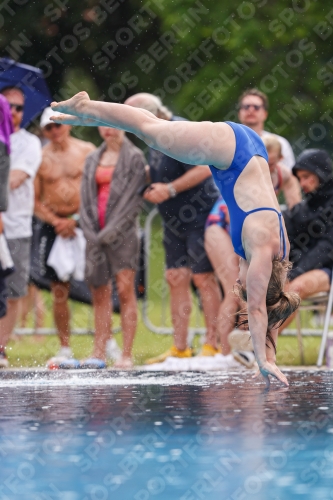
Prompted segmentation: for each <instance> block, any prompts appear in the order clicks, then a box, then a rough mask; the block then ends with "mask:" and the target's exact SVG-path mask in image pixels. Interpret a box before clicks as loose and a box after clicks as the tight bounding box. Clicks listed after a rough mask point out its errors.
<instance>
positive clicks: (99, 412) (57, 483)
mask: <svg viewBox="0 0 333 500" xmlns="http://www.w3.org/2000/svg"><path fill="white" fill-rule="evenodd" d="M288 378H289V380H290V383H291V386H290V388H289V389H279V388H273V389H272V390H271V391H269V392H265V391H264V390H263V388H262V385H259V384H255V385H254V383H253V381H252V380H251V379H248V375H247V374H246V373H244V374H243V373H234V374H232V375H227V374H225V373H219V374H214V375H203V374H198V373H196V374H188V373H187V374H178V375H175V374H172V375H170V374H163V375H161V374H158V376H156V375H154V374H149V375H147V374H140V373H137V374H132V375H126V378H124V377H123V376H121V375H114V374H112V373H107V372H106V373H103V374H98V376H97V375H96V374H93V373H91V374H85V375H82V376H80V375H75V374H70V373H65V374H61V375H59V374H54V373H53V374H50V373H46V374H43V375H41V374H39V375H38V376H37V377H35V376H34V374H31V373H30V374H25V377H24V378H23V374H22V372H21V373H17V374H13V373H10V372H5V373H1V374H0V398H1V411H0V436H1V438H0V459H1V468H0V499H5V500H6V499H7V498H9V499H10V500H16V499H22V498H25V499H34V500H37V499H38V500H50V499H52V500H53V499H61V500H101V499H102V500H106V499H111V498H121V499H126V500H127V499H134V500H150V499H157V500H166V499H167V500H169V499H171V498H175V499H181V500H199V499H200V500H201V499H204V500H206V499H209V500H217V499H218V500H221V499H223V500H229V499H230V500H238V499H242V500H243V499H248V498H250V499H256V500H261V499H262V500H269V499H272V500H273V499H275V500H278V499H280V500H282V499H283V500H285V499H287V500H288V499H294V498H298V497H300V498H302V499H306V498H309V499H310V498H311V499H312V498H316V499H317V498H319V499H321V498H322V499H325V500H329V499H333V477H332V476H333V472H332V471H333V419H332V416H333V401H332V388H333V374H332V373H331V372H315V371H314V372H290V373H289V374H288ZM275 387H277V386H275Z"/></svg>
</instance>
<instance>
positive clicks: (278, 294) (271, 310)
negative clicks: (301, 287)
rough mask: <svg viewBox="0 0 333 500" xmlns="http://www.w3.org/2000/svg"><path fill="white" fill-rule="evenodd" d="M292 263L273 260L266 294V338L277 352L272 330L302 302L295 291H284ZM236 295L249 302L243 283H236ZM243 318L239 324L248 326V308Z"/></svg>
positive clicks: (243, 312) (242, 314) (241, 315)
mask: <svg viewBox="0 0 333 500" xmlns="http://www.w3.org/2000/svg"><path fill="white" fill-rule="evenodd" d="M291 267H292V264H291V263H290V262H289V261H287V260H282V261H280V260H278V259H274V260H273V269H272V275H271V278H270V280H269V283H268V289H267V295H266V307H267V316H268V325H267V333H266V338H267V340H269V341H270V343H271V344H272V346H273V348H274V350H275V352H276V344H275V342H274V339H273V337H272V335H271V331H272V330H273V329H275V328H279V327H280V326H281V325H282V324H283V323H284V322H285V321H286V319H287V318H289V316H291V314H292V313H293V312H295V311H296V309H297V308H298V306H299V304H300V300H301V299H300V297H299V295H298V294H297V293H295V292H284V290H283V286H284V283H285V278H286V274H287V273H288V271H289V270H290V269H291ZM234 292H235V293H236V295H237V296H238V297H239V298H240V299H241V300H242V301H244V302H247V293H246V289H245V288H244V287H243V286H242V285H241V284H236V285H235V287H234ZM238 314H239V316H240V317H241V318H244V319H241V320H240V321H239V322H238V326H246V327H248V325H249V321H248V313H247V308H245V309H243V310H242V311H240V312H239V313H238Z"/></svg>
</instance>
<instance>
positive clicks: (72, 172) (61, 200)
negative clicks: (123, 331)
mask: <svg viewBox="0 0 333 500" xmlns="http://www.w3.org/2000/svg"><path fill="white" fill-rule="evenodd" d="M52 114H53V112H52V110H51V108H46V109H45V110H44V112H43V114H42V116H41V121H40V126H41V129H42V131H43V134H44V137H45V138H46V139H48V140H49V142H48V143H47V144H46V146H44V148H43V156H42V164H41V167H40V169H39V171H38V174H37V176H36V179H35V215H36V216H37V217H39V218H40V219H41V220H42V221H43V222H44V224H43V226H42V228H41V232H40V244H39V262H40V274H41V276H42V277H44V278H47V279H48V280H50V282H51V293H52V298H53V315H54V321H55V325H56V327H57V330H58V334H59V340H60V344H61V348H60V351H59V352H58V354H57V355H56V356H55V357H54V358H51V360H50V361H49V362H48V364H49V365H50V364H51V365H54V366H57V365H58V364H59V363H61V361H63V360H64V359H69V358H71V357H72V350H71V348H70V345H69V340H70V327H69V308H68V295H69V282H62V281H61V280H60V279H59V277H58V275H57V273H56V272H55V270H54V269H53V268H52V267H50V266H48V264H47V260H48V257H49V255H50V252H51V249H52V246H53V244H54V241H55V239H56V236H57V235H60V236H62V237H64V238H71V237H74V236H75V228H76V226H77V222H78V213H79V207H80V187H81V179H82V173H83V167H84V162H85V160H86V157H87V156H88V154H89V153H91V152H92V151H93V150H94V149H95V146H94V145H93V144H91V143H90V142H85V141H81V140H79V139H76V138H74V137H71V135H70V130H71V126H69V125H59V124H55V123H53V122H51V120H50V116H51V115H52Z"/></svg>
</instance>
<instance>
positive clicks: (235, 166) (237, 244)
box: [209, 122, 286, 260]
mask: <svg viewBox="0 0 333 500" xmlns="http://www.w3.org/2000/svg"><path fill="white" fill-rule="evenodd" d="M225 123H227V124H228V125H230V127H231V128H232V129H233V131H234V133H235V138H236V149H235V155H234V158H233V160H232V163H231V165H230V167H229V168H227V169H226V170H220V169H218V168H216V167H214V165H209V167H210V169H211V172H212V175H213V177H214V180H215V184H216V185H217V187H218V188H219V190H220V191H221V194H222V196H223V198H224V200H225V202H226V204H227V206H228V209H229V216H230V236H231V241H232V244H233V247H234V250H235V252H236V253H237V254H238V255H239V256H240V257H242V258H243V259H246V255H245V251H244V248H243V244H242V229H243V224H244V220H245V219H246V217H247V216H248V215H250V214H253V213H254V212H260V211H262V210H271V211H272V212H276V213H277V215H278V217H279V223H280V240H281V249H283V256H282V260H283V259H284V258H285V257H286V239H285V235H284V230H283V224H282V214H281V212H278V211H277V210H276V209H275V208H270V207H261V208H255V209H254V210H250V211H249V212H244V210H242V209H241V208H240V207H239V206H238V205H237V202H236V200H235V195H234V187H235V184H236V182H237V179H238V177H239V176H240V174H241V173H242V172H243V170H244V168H245V167H246V165H247V164H248V163H249V161H250V160H251V158H252V157H253V156H262V157H263V158H265V160H266V161H268V156H267V151H266V148H265V146H264V143H263V142H262V140H261V139H260V137H259V135H258V134H256V133H255V132H253V130H252V129H250V128H249V127H246V126H245V125H240V124H238V123H233V122H225Z"/></svg>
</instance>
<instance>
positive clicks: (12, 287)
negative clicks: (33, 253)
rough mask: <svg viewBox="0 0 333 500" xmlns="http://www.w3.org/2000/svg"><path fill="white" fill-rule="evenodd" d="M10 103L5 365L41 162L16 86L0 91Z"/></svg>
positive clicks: (0, 326)
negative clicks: (24, 125)
mask: <svg viewBox="0 0 333 500" xmlns="http://www.w3.org/2000/svg"><path fill="white" fill-rule="evenodd" d="M1 93H2V94H3V96H4V97H5V98H6V99H7V101H8V102H9V105H10V109H11V114H12V120H13V126H14V133H13V134H12V135H11V137H10V149H11V153H10V173H9V198H8V208H7V210H6V212H4V214H3V223H4V232H5V236H6V240H7V243H8V247H9V250H10V253H11V256H12V259H13V262H14V266H15V272H14V273H13V274H11V275H10V276H8V278H7V279H6V282H7V288H8V309H7V314H6V316H4V317H3V318H2V319H1V320H0V349H1V351H0V364H1V366H3V367H6V366H8V360H7V358H6V354H5V347H6V345H7V342H8V340H9V338H10V335H11V333H12V331H13V329H14V326H15V323H16V321H17V319H18V314H19V299H20V298H21V297H24V296H25V295H26V294H27V284H28V280H29V270H30V247H31V236H32V215H33V208H34V178H35V175H36V173H37V170H38V168H39V165H40V162H41V144H40V141H39V139H38V138H37V137H36V136H34V135H33V134H30V133H29V132H27V131H26V130H24V129H22V128H20V126H21V123H22V119H23V111H24V104H25V97H24V94H23V92H22V90H20V89H19V88H16V87H6V88H5V89H2V90H1Z"/></svg>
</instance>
